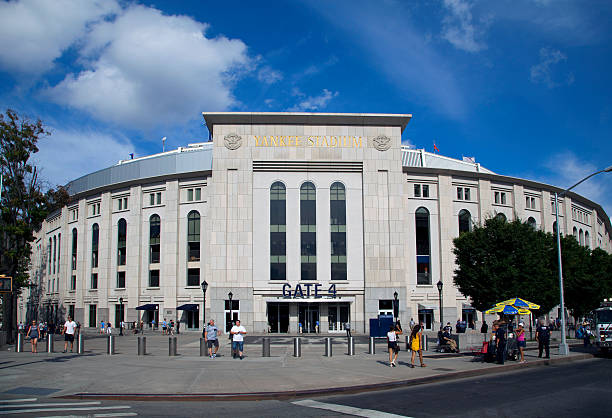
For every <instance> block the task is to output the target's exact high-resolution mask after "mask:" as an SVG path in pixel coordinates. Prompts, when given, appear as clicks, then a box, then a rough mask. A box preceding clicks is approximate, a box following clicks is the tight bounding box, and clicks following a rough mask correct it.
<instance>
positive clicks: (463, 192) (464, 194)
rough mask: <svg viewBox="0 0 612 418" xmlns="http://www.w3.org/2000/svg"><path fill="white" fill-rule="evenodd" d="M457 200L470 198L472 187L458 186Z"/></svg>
mask: <svg viewBox="0 0 612 418" xmlns="http://www.w3.org/2000/svg"><path fill="white" fill-rule="evenodd" d="M457 200H470V189H469V188H467V187H457Z"/></svg>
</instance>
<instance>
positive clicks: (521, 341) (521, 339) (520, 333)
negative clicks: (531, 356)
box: [516, 322, 527, 363]
mask: <svg viewBox="0 0 612 418" xmlns="http://www.w3.org/2000/svg"><path fill="white" fill-rule="evenodd" d="M516 342H517V344H518V349H519V352H520V353H521V363H525V347H527V340H526V338H525V324H524V323H523V322H519V324H518V328H517V329H516Z"/></svg>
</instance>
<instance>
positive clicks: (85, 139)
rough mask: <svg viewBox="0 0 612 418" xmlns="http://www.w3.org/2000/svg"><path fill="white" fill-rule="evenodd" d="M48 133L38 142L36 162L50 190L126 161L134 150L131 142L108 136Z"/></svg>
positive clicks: (51, 128)
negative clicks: (49, 134) (57, 185)
mask: <svg viewBox="0 0 612 418" xmlns="http://www.w3.org/2000/svg"><path fill="white" fill-rule="evenodd" d="M49 130H50V131H51V136H50V137H46V138H42V139H41V140H40V141H39V143H38V146H39V152H37V153H36V154H34V156H33V160H34V161H35V162H36V164H37V166H38V167H39V170H40V176H41V178H42V179H44V180H45V181H47V182H48V183H49V185H50V186H51V187H54V186H55V185H56V184H66V183H67V182H69V181H71V180H75V179H77V178H79V177H81V176H83V175H85V174H89V173H92V172H94V171H97V170H101V169H103V168H106V167H110V166H112V165H115V164H116V163H117V161H119V160H127V159H129V158H130V155H129V154H130V153H132V152H134V150H135V148H134V145H132V143H131V142H130V141H129V140H126V139H123V138H121V139H120V138H117V137H115V136H113V135H109V134H106V133H101V132H95V131H79V130H76V129H54V128H53V127H50V128H49ZM68 150H69V151H68ZM101 150H103V152H101Z"/></svg>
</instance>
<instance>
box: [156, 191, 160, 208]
mask: <svg viewBox="0 0 612 418" xmlns="http://www.w3.org/2000/svg"><path fill="white" fill-rule="evenodd" d="M155 196H156V197H157V204H158V205H161V192H157V193H155Z"/></svg>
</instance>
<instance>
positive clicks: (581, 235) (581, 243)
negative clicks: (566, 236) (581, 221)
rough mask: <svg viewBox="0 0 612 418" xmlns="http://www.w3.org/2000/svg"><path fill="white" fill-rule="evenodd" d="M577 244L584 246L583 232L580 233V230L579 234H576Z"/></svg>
mask: <svg viewBox="0 0 612 418" xmlns="http://www.w3.org/2000/svg"><path fill="white" fill-rule="evenodd" d="M578 237H579V238H578V242H579V243H580V245H584V232H583V231H582V228H580V232H579V233H578Z"/></svg>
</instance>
